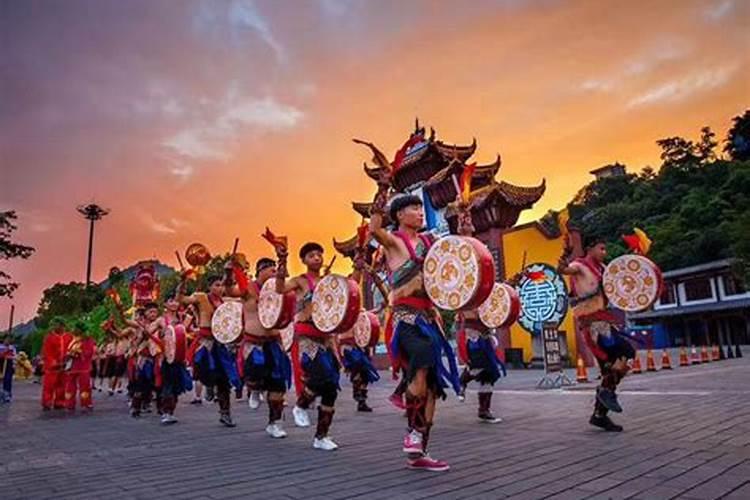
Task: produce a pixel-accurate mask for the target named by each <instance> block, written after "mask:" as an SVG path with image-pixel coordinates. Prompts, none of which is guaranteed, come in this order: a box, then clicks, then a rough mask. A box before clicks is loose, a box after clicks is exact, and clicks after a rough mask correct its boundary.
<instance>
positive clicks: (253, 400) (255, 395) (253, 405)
mask: <svg viewBox="0 0 750 500" xmlns="http://www.w3.org/2000/svg"><path fill="white" fill-rule="evenodd" d="M247 406H248V407H250V409H251V410H257V409H258V408H259V407H260V392H258V391H250V396H249V397H248V398H247Z"/></svg>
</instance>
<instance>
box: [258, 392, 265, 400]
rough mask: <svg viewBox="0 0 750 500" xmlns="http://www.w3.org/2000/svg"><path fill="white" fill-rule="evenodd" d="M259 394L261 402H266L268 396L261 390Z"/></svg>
mask: <svg viewBox="0 0 750 500" xmlns="http://www.w3.org/2000/svg"><path fill="white" fill-rule="evenodd" d="M258 395H259V396H260V402H261V403H264V402H265V401H266V396H265V394H263V393H262V392H259V393H258Z"/></svg>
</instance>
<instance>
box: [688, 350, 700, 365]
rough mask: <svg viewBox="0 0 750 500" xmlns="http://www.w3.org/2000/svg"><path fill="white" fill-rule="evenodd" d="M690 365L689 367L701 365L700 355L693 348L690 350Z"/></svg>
mask: <svg viewBox="0 0 750 500" xmlns="http://www.w3.org/2000/svg"><path fill="white" fill-rule="evenodd" d="M690 364H691V365H699V364H701V355H700V354H698V351H697V350H696V349H695V346H693V348H692V349H691V350H690Z"/></svg>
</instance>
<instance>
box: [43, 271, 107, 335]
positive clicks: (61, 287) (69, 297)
mask: <svg viewBox="0 0 750 500" xmlns="http://www.w3.org/2000/svg"><path fill="white" fill-rule="evenodd" d="M104 297H105V295H104V291H103V290H102V289H101V288H100V287H98V286H95V285H90V286H86V285H84V284H83V283H77V282H71V283H55V284H54V285H53V286H52V287H50V288H47V289H46V290H44V292H42V300H41V302H40V303H39V307H38V308H37V317H36V319H35V323H36V326H37V327H38V328H41V329H44V328H47V327H48V326H49V322H50V321H51V320H52V318H54V317H55V316H63V317H77V316H80V315H83V314H87V313H89V312H90V311H92V310H93V309H94V308H95V307H96V306H98V305H99V304H101V303H102V302H103V301H104Z"/></svg>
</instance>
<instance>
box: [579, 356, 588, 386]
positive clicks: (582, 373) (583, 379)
mask: <svg viewBox="0 0 750 500" xmlns="http://www.w3.org/2000/svg"><path fill="white" fill-rule="evenodd" d="M588 381H589V374H588V373H587V372H586V364H585V363H584V362H583V358H581V357H580V356H578V363H577V364H576V382H578V383H579V384H585V383H587V382H588Z"/></svg>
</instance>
